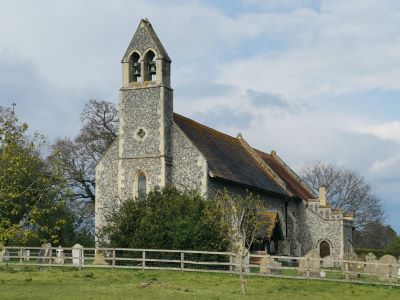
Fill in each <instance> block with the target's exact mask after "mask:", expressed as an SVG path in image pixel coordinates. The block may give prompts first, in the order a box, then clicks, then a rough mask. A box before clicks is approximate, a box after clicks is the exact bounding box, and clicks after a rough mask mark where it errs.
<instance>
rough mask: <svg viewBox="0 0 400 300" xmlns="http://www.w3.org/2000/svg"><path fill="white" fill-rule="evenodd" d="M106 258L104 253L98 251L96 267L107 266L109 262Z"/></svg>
mask: <svg viewBox="0 0 400 300" xmlns="http://www.w3.org/2000/svg"><path fill="white" fill-rule="evenodd" d="M105 258H106V256H105V255H104V252H103V251H101V250H96V252H95V258H94V262H93V264H94V265H107V261H106V259H105Z"/></svg>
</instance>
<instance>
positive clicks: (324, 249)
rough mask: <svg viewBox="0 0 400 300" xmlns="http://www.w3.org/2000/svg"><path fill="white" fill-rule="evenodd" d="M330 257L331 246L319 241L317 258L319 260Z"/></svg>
mask: <svg viewBox="0 0 400 300" xmlns="http://www.w3.org/2000/svg"><path fill="white" fill-rule="evenodd" d="M330 255H331V245H330V244H329V243H328V242H327V241H325V240H324V241H321V243H320V244H319V256H320V257H321V258H324V257H327V256H330Z"/></svg>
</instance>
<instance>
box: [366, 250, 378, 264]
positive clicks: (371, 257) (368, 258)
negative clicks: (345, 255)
mask: <svg viewBox="0 0 400 300" xmlns="http://www.w3.org/2000/svg"><path fill="white" fill-rule="evenodd" d="M365 261H367V262H374V261H376V255H375V254H373V253H372V252H370V253H368V254H367V255H366V256H365Z"/></svg>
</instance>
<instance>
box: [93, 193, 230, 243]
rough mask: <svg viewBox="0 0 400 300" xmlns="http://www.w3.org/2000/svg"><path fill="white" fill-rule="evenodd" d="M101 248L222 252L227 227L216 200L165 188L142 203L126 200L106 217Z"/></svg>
mask: <svg viewBox="0 0 400 300" xmlns="http://www.w3.org/2000/svg"><path fill="white" fill-rule="evenodd" d="M106 221H107V222H106V224H107V225H105V227H103V228H102V229H101V230H100V235H99V237H100V239H101V240H102V241H103V244H104V245H107V246H112V247H127V248H152V249H184V250H208V251H224V250H226V248H227V240H226V227H225V226H224V224H223V223H222V222H221V213H220V211H219V209H218V207H217V205H216V202H215V201H212V200H205V199H203V198H202V197H201V196H199V195H198V194H197V193H195V192H187V191H186V192H181V191H178V190H177V189H176V188H173V187H167V188H164V189H156V190H154V191H151V192H150V193H149V194H148V196H147V198H146V199H144V200H141V201H139V200H137V199H128V200H126V201H124V202H123V203H122V204H121V206H120V207H118V208H115V209H112V210H110V211H109V212H108V215H107V216H106Z"/></svg>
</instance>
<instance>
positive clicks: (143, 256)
mask: <svg viewBox="0 0 400 300" xmlns="http://www.w3.org/2000/svg"><path fill="white" fill-rule="evenodd" d="M142 268H143V270H144V269H145V268H146V251H143V253H142Z"/></svg>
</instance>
